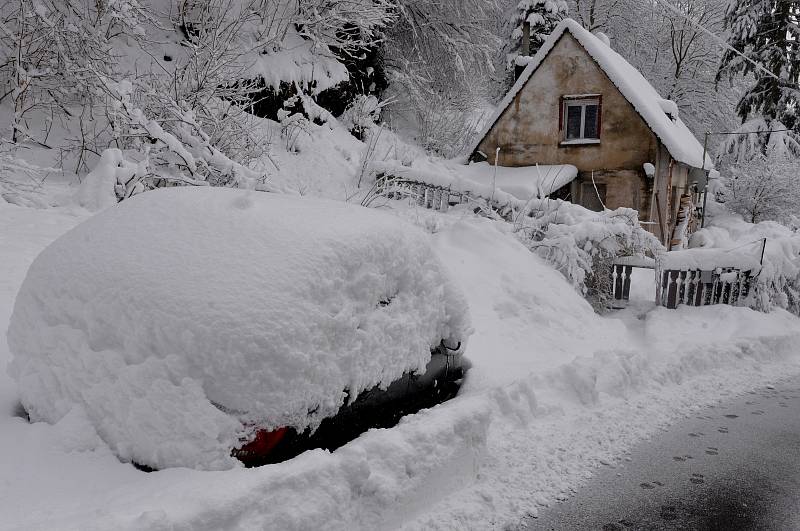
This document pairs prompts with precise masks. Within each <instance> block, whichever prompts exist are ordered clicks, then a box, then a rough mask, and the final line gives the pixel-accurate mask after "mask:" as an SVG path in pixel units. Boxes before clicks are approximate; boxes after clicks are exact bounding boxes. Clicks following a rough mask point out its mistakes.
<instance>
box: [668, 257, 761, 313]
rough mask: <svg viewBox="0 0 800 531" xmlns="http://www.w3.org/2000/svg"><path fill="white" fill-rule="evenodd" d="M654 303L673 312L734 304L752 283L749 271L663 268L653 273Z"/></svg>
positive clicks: (753, 276) (725, 268) (741, 297)
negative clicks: (689, 307)
mask: <svg viewBox="0 0 800 531" xmlns="http://www.w3.org/2000/svg"><path fill="white" fill-rule="evenodd" d="M657 278H658V291H657V293H656V303H657V304H659V305H661V306H664V307H666V308H670V309H675V308H677V307H678V306H679V305H681V304H685V305H687V306H708V305H711V304H731V305H737V304H739V303H741V302H743V300H744V299H745V298H746V297H747V296H748V295H749V294H750V290H751V289H752V287H753V285H754V282H755V275H753V272H752V270H747V271H742V270H740V269H736V268H733V267H718V268H716V269H715V270H712V271H703V270H700V269H692V270H685V271H684V270H675V269H664V270H659V271H658V273H657Z"/></svg>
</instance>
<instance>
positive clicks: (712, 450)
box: [706, 447, 719, 455]
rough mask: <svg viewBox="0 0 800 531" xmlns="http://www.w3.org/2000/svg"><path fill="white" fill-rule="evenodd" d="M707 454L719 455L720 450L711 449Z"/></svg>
mask: <svg viewBox="0 0 800 531" xmlns="http://www.w3.org/2000/svg"><path fill="white" fill-rule="evenodd" d="M706 453H707V454H708V455H719V449H717V448H711V447H709V448H708V450H706Z"/></svg>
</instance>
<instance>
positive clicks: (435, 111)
mask: <svg viewBox="0 0 800 531" xmlns="http://www.w3.org/2000/svg"><path fill="white" fill-rule="evenodd" d="M395 2H396V5H397V14H398V19H397V21H396V22H395V23H394V24H393V25H392V26H391V27H389V28H387V30H386V42H385V45H384V49H383V56H384V61H385V66H386V70H387V74H388V76H389V81H390V85H389V88H388V90H387V97H389V98H391V100H392V103H391V105H389V106H388V107H387V110H388V112H389V116H390V118H391V121H392V123H393V124H395V125H397V126H399V127H401V128H403V129H405V130H407V131H409V133H410V134H411V135H412V136H415V137H416V138H417V140H418V141H419V142H420V143H421V144H423V145H424V146H425V147H426V148H427V149H429V150H431V151H437V152H439V153H442V154H445V155H454V154H456V152H457V151H458V149H459V147H460V146H462V145H463V144H466V143H467V142H468V140H469V136H470V135H471V134H472V132H473V131H472V128H471V126H472V125H473V124H474V119H475V109H476V108H480V107H481V105H482V103H483V102H482V100H485V99H487V96H488V93H489V91H490V89H491V85H492V82H491V77H492V75H493V73H494V70H495V57H497V56H498V55H499V50H500V49H501V48H502V44H503V39H501V38H500V36H499V35H497V34H496V33H495V30H496V29H497V21H498V20H499V19H500V18H501V9H500V4H499V3H498V0H442V1H439V2H430V1H428V0H395Z"/></svg>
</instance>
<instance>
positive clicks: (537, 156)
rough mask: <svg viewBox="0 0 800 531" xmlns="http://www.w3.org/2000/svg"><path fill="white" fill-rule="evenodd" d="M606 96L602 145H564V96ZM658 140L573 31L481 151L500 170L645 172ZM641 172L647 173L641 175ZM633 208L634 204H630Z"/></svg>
mask: <svg viewBox="0 0 800 531" xmlns="http://www.w3.org/2000/svg"><path fill="white" fill-rule="evenodd" d="M567 94H602V96H603V109H602V131H601V134H600V144H599V145H583V146H561V145H560V142H561V140H562V134H563V133H562V132H561V131H560V130H559V117H560V113H561V96H563V95H567ZM657 144H658V142H657V139H656V136H655V135H654V134H653V133H652V131H651V130H650V128H649V127H648V126H647V124H646V123H645V122H644V120H643V119H642V118H641V116H639V114H638V113H637V112H636V110H635V109H634V108H633V106H632V105H631V104H630V102H628V100H627V99H625V97H624V96H623V95H622V94H621V93H620V92H619V90H618V89H617V87H616V86H615V85H614V84H613V83H612V82H611V80H609V79H608V77H607V76H606V74H605V72H603V70H602V69H601V68H600V67H599V66H598V65H597V63H595V61H594V60H593V59H592V57H591V56H590V55H589V54H588V52H586V50H585V49H584V48H583V47H582V46H581V45H580V44H579V43H578V42H577V41H576V40H575V38H574V37H572V35H571V34H570V33H569V32H565V33H564V35H563V36H562V37H561V38H560V39H559V40H558V42H557V43H556V44H555V46H554V47H553V49H552V50H551V51H550V53H549V54H548V55H547V57H546V58H545V59H544V60H543V61H542V63H541V64H540V65H539V67H538V68H537V69H536V71H535V72H534V73H533V75H532V76H531V77H530V79H529V80H528V81H527V83H526V84H525V86H524V87H523V88H522V90H520V91H519V93H518V94H517V95H516V97H515V98H514V100H513V101H512V102H511V104H510V105H509V106H508V108H507V109H506V110H505V111H504V112H503V113H502V114H501V116H500V118H499V119H498V120H497V122H496V123H495V124H494V126H493V127H492V128H491V130H490V131H489V133H488V134H487V135H486V137H485V138H484V139H483V140H482V141H481V143H480V144H479V146H478V149H479V150H480V151H482V152H483V153H485V154H486V155H487V156H488V157H489V161H490V162H491V163H494V154H495V149H496V148H497V147H500V161H499V164H500V165H501V166H531V165H534V164H537V163H538V164H572V165H574V166H576V167H577V168H578V171H580V172H582V173H585V172H591V171H593V170H594V171H609V170H634V171H637V172H638V171H642V165H643V164H644V163H645V162H654V161H655V157H656V149H657ZM642 173H643V172H642ZM627 206H631V205H627Z"/></svg>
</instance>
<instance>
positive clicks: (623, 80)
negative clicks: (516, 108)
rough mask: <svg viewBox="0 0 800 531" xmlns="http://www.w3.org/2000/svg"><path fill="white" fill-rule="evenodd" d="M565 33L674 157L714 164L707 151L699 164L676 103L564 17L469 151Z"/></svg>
mask: <svg viewBox="0 0 800 531" xmlns="http://www.w3.org/2000/svg"><path fill="white" fill-rule="evenodd" d="M565 32H569V33H570V34H571V35H572V36H573V37H575V40H577V41H578V42H579V43H580V44H581V46H583V47H584V49H586V51H587V52H588V53H589V55H591V56H592V58H593V59H594V60H595V62H597V64H598V65H599V66H600V68H601V69H602V70H603V71H604V72H605V73H606V75H608V78H609V79H610V80H611V82H612V83H614V85H615V86H616V87H617V88H618V89H619V91H620V92H621V93H622V95H623V96H625V98H626V99H627V100H628V101H629V102H630V103H631V104H632V105H633V107H634V108H635V109H636V111H637V112H638V113H639V115H640V116H641V117H642V119H644V121H645V123H647V125H648V127H650V129H651V130H652V131H653V133H655V135H656V136H657V137H658V138H659V139H660V140H661V142H663V143H664V146H666V148H667V150H668V151H669V152H670V154H671V155H672V157H673V158H674V159H675V160H677V161H680V162H683V163H685V164H688V165H689V166H693V167H695V168H702V167H705V168H706V169H708V168H713V167H714V163H713V160H712V159H711V157H710V156H709V155H708V154H707V153H706V155H705V166H703V153H704V150H703V146H702V144H701V143H700V142H699V141H698V140H697V138H695V136H694V135H693V134H692V132H691V131H690V130H689V128H688V127H687V126H686V124H684V123H683V121H681V119H680V118H679V117H678V115H677V105H676V104H675V103H674V102H672V101H668V100H665V99H663V98H662V97H661V96H660V95H659V94H658V91H656V89H655V88H654V87H653V85H651V84H650V82H649V81H647V80H646V79H645V78H644V76H643V75H642V74H641V72H639V71H638V70H637V69H636V68H635V67H633V66H632V65H631V64H630V63H629V62H628V61H626V60H625V58H624V57H622V56H621V55H620V54H618V53H617V52H615V51H614V50H613V49H611V48H610V47H609V46H608V45H607V44H606V43H605V42H603V40H602V39H601V38H598V37H597V36H596V35H593V34H592V33H591V32H590V31H589V30H587V29H585V28H584V27H583V26H581V25H580V24H579V23H578V22H576V21H575V20H573V19H571V18H566V19H564V20H562V21H561V22H559V23H558V25H557V26H556V27H555V29H554V30H553V32H552V33H551V34H550V36H549V37H548V38H547V39H546V40H545V42H544V43H543V44H542V47H541V48H540V49H539V51H538V52H537V53H536V55H534V56H533V58H532V59H531V60H530V61H528V63H527V66H526V67H525V70H523V72H522V74H521V75H520V77H519V79H517V81H516V83H514V86H513V87H511V90H510V91H509V92H508V94H506V96H505V98H503V100H502V101H501V102H500V104H499V105H498V106H497V111H496V112H495V114H494V116H493V117H492V118H491V119H489V121H487V122H486V127H485V129H484V130H483V131H482V132H481V134H479V135H478V136H477V137H476V139H477V140H476V142H475V143H474V145H473V147H472V149H471V150H470V153H472V152H474V151H475V150H476V149H477V148H478V145H479V144H480V143H481V141H482V140H483V139H484V137H485V136H486V135H487V133H488V132H489V130H490V129H491V128H492V127H494V124H495V123H496V122H497V120H498V119H499V118H500V116H501V115H502V114H503V112H505V110H506V109H507V108H508V106H509V105H511V102H512V101H513V100H514V97H515V96H516V95H517V94H518V93H519V91H520V90H522V87H524V86H525V84H526V83H527V82H528V80H529V79H530V77H531V76H532V75H533V73H534V72H535V71H536V69H537V68H539V65H540V64H542V61H544V59H545V58H546V57H547V55H548V54H549V53H550V51H551V50H552V49H553V47H554V46H555V45H556V43H557V42H558V40H559V39H560V38H561V37H562V36H563V35H564V33H565ZM665 107H667V108H668V109H669V110H670V111H672V112H674V116H673V118H674V120H671V119H670V118H669V117H668V116H667V115H666V113H665V110H664V108H665Z"/></svg>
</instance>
